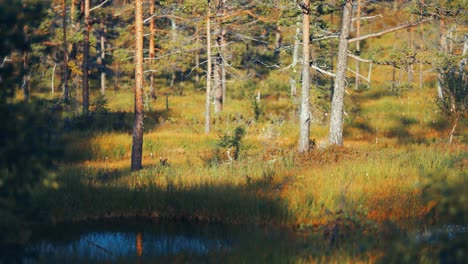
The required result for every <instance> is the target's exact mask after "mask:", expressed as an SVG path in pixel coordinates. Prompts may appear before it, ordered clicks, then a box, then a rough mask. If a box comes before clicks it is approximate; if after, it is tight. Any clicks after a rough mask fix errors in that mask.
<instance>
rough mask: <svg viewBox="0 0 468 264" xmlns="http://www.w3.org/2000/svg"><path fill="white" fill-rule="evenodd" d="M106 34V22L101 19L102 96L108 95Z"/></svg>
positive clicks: (100, 60)
mask: <svg viewBox="0 0 468 264" xmlns="http://www.w3.org/2000/svg"><path fill="white" fill-rule="evenodd" d="M105 33H106V30H105V27H104V20H103V19H101V54H100V56H99V64H100V65H101V94H102V95H104V94H105V93H106V69H105V62H104V59H105V58H106V38H105V36H104V34H105Z"/></svg>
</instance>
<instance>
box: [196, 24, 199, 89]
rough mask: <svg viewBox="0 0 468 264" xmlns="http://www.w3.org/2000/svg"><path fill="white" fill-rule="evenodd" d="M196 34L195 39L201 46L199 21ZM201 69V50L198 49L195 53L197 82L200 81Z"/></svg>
mask: <svg viewBox="0 0 468 264" xmlns="http://www.w3.org/2000/svg"><path fill="white" fill-rule="evenodd" d="M195 31H196V35H195V41H196V42H197V47H199V46H200V33H199V32H200V26H199V24H198V23H197V27H196V30H195ZM199 69H200V50H198V49H197V51H196V53H195V83H196V84H198V83H199V82H200V73H199Z"/></svg>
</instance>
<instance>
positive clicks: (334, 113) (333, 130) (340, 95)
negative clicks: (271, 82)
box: [329, 0, 353, 146]
mask: <svg viewBox="0 0 468 264" xmlns="http://www.w3.org/2000/svg"><path fill="white" fill-rule="evenodd" d="M352 8H353V7H352V0H347V1H346V4H345V5H344V7H343V19H342V22H341V23H342V24H341V33H340V40H339V44H338V65H337V68H336V78H335V86H334V93H333V98H332V104H331V115H330V132H329V133H330V134H329V143H330V145H338V146H342V145H343V110H344V94H345V88H346V71H347V68H348V38H349V29H350V26H351V17H352Z"/></svg>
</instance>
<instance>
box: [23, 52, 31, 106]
mask: <svg viewBox="0 0 468 264" xmlns="http://www.w3.org/2000/svg"><path fill="white" fill-rule="evenodd" d="M23 71H24V73H23V83H22V84H21V90H23V101H24V102H25V103H27V102H29V78H30V77H29V75H30V73H29V63H28V52H26V51H24V52H23Z"/></svg>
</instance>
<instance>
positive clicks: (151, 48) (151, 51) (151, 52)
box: [148, 0, 156, 99]
mask: <svg viewBox="0 0 468 264" xmlns="http://www.w3.org/2000/svg"><path fill="white" fill-rule="evenodd" d="M149 1H150V17H151V19H150V35H149V47H148V49H149V57H150V61H149V65H150V68H151V65H153V64H154V37H155V36H154V35H155V23H154V17H153V15H154V0H149ZM152 70H153V69H151V71H150V96H151V98H152V99H156V92H155V91H154V73H153V71H152Z"/></svg>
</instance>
